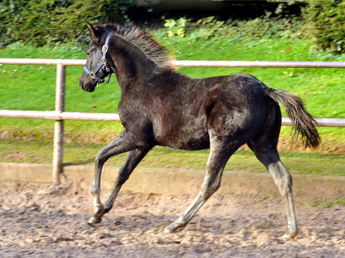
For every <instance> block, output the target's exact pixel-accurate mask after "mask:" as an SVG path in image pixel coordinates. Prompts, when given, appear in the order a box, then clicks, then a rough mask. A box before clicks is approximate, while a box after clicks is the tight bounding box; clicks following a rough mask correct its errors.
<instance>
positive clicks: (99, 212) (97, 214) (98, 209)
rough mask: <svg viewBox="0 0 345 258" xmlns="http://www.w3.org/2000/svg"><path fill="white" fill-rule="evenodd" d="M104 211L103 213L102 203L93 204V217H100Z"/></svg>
mask: <svg viewBox="0 0 345 258" xmlns="http://www.w3.org/2000/svg"><path fill="white" fill-rule="evenodd" d="M104 213H105V209H104V206H103V205H102V204H101V205H97V206H95V215H94V217H97V218H99V219H101V217H102V216H103V215H104Z"/></svg>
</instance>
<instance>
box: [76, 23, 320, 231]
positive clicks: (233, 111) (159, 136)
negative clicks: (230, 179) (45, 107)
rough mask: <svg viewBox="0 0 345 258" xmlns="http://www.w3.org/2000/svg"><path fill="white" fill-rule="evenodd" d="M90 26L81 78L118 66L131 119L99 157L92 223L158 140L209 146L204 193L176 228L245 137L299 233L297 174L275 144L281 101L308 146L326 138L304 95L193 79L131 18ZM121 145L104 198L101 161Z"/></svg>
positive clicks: (124, 111) (123, 115)
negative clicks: (119, 160)
mask: <svg viewBox="0 0 345 258" xmlns="http://www.w3.org/2000/svg"><path fill="white" fill-rule="evenodd" d="M88 28H89V30H90V32H91V34H92V40H91V42H90V44H89V46H88V47H87V50H86V53H87V62H86V66H85V67H86V68H85V70H84V72H83V74H82V76H81V78H80V82H79V84H80V86H81V87H82V88H83V90H85V91H89V92H92V91H94V89H95V87H96V85H98V83H101V82H103V81H104V78H105V77H106V76H108V75H109V74H111V73H115V74H116V77H117V80H118V83H119V86H120V88H121V101H120V103H119V107H118V112H119V115H120V119H121V121H122V124H123V125H124V127H125V130H124V131H123V132H122V133H121V134H120V135H119V136H118V137H117V138H116V139H115V140H114V141H113V142H112V143H110V144H109V145H108V146H106V147H104V148H102V149H101V150H100V151H99V153H98V155H97V157H96V161H95V175H94V181H93V185H92V194H93V196H94V207H95V213H94V215H93V216H92V217H91V218H90V220H89V223H99V222H101V218H102V216H103V215H104V214H105V213H106V212H108V211H109V210H110V209H111V208H112V205H113V203H114V200H115V198H116V195H117V193H118V192H119V190H120V188H121V186H122V184H123V183H124V182H125V181H126V180H127V179H128V177H129V176H130V174H131V173H132V171H133V170H134V168H135V167H136V166H137V165H138V163H139V162H140V161H141V160H142V159H143V158H144V156H145V155H146V154H147V153H148V152H149V151H150V150H151V149H152V148H153V147H154V146H155V145H161V146H169V147H171V148H176V149H184V150H201V149H207V148H210V156H209V160H208V162H207V165H206V175H205V179H204V182H203V184H202V187H201V190H200V193H199V194H198V196H197V197H196V199H195V200H194V202H193V203H192V204H191V205H190V206H189V207H188V209H187V210H186V211H185V213H183V214H182V215H181V216H180V217H179V218H178V219H177V220H176V221H175V222H174V223H172V224H171V225H169V226H168V227H167V228H166V232H175V231H176V230H177V229H179V228H182V227H184V226H185V225H186V224H187V223H188V222H189V221H190V220H191V219H192V217H193V216H194V215H195V213H196V212H197V211H198V210H199V208H200V207H201V206H202V205H203V204H204V203H205V201H206V200H207V199H208V198H209V197H210V196H211V195H212V194H213V193H214V192H215V191H216V190H217V189H218V188H219V186H220V181H221V177H222V173H223V169H224V166H225V164H226V162H227V161H228V159H229V158H230V156H231V155H232V154H233V153H234V152H235V151H236V150H237V149H238V148H239V147H240V146H242V145H243V144H247V145H248V146H249V147H250V149H252V150H253V152H254V153H255V155H256V157H257V158H258V159H259V160H260V161H261V162H262V163H263V164H264V165H265V166H266V168H267V169H268V171H269V173H270V174H271V175H272V177H273V179H274V182H275V184H276V185H277V186H278V188H279V190H280V193H281V195H282V196H283V198H284V199H285V203H286V212H287V221H288V226H287V233H286V235H285V236H287V237H294V236H296V235H297V233H298V230H297V224H296V218H295V211H294V204H293V198H292V178H291V175H290V174H289V172H288V171H287V170H286V168H285V167H284V165H283V163H282V162H281V161H280V158H279V154H278V151H277V143H278V138H279V133H280V127H281V112H280V108H279V105H278V103H280V104H282V105H283V107H284V108H285V110H286V111H287V113H288V115H289V117H290V118H291V120H292V121H293V127H294V129H295V132H297V133H300V134H301V135H302V139H303V140H304V143H305V146H306V147H317V146H318V145H319V142H320V138H319V135H318V132H317V130H316V129H315V121H314V120H313V118H312V116H311V115H310V114H309V113H308V112H307V111H306V110H305V108H304V106H303V103H302V101H301V99H300V98H299V97H297V96H296V95H294V94H291V93H289V92H287V91H283V90H274V89H271V88H269V87H267V86H266V85H265V84H263V83H262V82H261V81H259V80H258V79H257V78H255V77H254V76H251V75H248V74H233V75H229V76H217V77H210V78H204V79H192V78H190V77H188V76H186V75H183V74H181V73H179V72H177V71H176V70H175V69H174V67H173V66H172V65H171V62H170V61H171V60H170V59H169V58H168V57H167V56H166V55H164V52H165V48H164V47H162V46H160V45H159V44H158V43H157V42H155V41H154V40H153V39H151V38H150V37H149V36H148V35H147V33H146V32H145V31H144V30H141V29H140V28H137V27H134V26H131V25H123V26H122V25H118V24H106V25H100V26H96V27H93V26H91V25H90V24H88ZM104 45H107V46H106V47H104ZM102 48H103V54H102ZM101 59H102V60H103V61H102V63H101V64H100V61H101ZM97 67H98V68H97ZM123 152H128V156H127V158H126V160H125V162H124V163H123V165H122V166H121V168H120V170H119V172H118V175H117V177H116V180H115V184H114V187H113V189H112V191H111V193H110V195H109V197H108V199H107V200H106V201H105V203H104V204H102V203H101V200H100V178H101V171H102V167H103V165H104V163H105V162H106V161H107V160H108V159H109V158H110V157H112V156H114V155H117V154H120V153H123Z"/></svg>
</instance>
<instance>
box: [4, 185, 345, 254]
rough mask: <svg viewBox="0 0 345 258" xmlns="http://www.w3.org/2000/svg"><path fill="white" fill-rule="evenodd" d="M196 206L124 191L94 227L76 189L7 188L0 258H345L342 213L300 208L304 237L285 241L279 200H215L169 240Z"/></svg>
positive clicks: (178, 198) (83, 195) (183, 198)
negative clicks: (174, 225)
mask: <svg viewBox="0 0 345 258" xmlns="http://www.w3.org/2000/svg"><path fill="white" fill-rule="evenodd" d="M195 195H196V193H195ZM103 196H106V195H105V194H104V195H103ZM103 198H104V197H103ZM193 198H194V196H192V195H190V194H183V195H160V194H138V193H132V192H129V191H123V192H120V195H119V197H118V199H117V201H116V202H115V205H114V208H113V210H111V212H110V213H109V214H107V215H106V216H105V217H104V219H103V222H102V223H101V224H100V225H99V226H97V227H90V226H89V225H87V223H86V222H87V220H88V218H89V216H90V215H91V213H92V201H91V199H92V198H91V195H90V194H89V193H88V191H85V190H83V189H81V188H80V187H78V186H77V185H76V184H72V183H70V184H66V185H64V186H62V187H60V188H54V187H45V188H42V187H41V188H39V187H37V186H26V187H13V186H12V187H2V188H1V189H0V225H1V226H0V257H87V256H90V257H125V256H126V257H344V256H345V238H344V236H345V234H344V233H345V207H343V206H337V207H335V206H334V207H331V208H324V207H310V206H305V205H302V204H301V203H300V202H299V201H298V200H297V201H296V206H297V207H296V209H297V216H298V222H299V229H300V234H299V235H298V237H297V238H296V239H284V238H282V237H281V236H282V235H283V234H284V231H285V227H286V225H285V223H286V219H285V212H284V207H283V206H284V205H283V203H282V201H281V198H278V197H277V198H273V197H272V198H268V197H265V196H251V197H250V196H237V197H236V196H234V195H230V194H215V195H214V196H213V197H212V198H211V199H210V200H209V201H208V202H207V203H206V204H205V206H204V207H203V208H202V209H201V210H200V212H199V213H198V214H197V215H196V217H195V218H193V220H192V221H191V223H190V224H189V225H187V227H186V228H185V229H184V230H182V231H180V232H177V233H175V234H164V233H163V230H164V228H165V227H166V226H167V225H168V224H169V223H171V222H173V221H174V220H175V219H176V217H177V215H179V214H180V213H181V212H183V211H184V210H185V209H186V208H187V206H188V205H189V204H190V203H191V201H192V199H193Z"/></svg>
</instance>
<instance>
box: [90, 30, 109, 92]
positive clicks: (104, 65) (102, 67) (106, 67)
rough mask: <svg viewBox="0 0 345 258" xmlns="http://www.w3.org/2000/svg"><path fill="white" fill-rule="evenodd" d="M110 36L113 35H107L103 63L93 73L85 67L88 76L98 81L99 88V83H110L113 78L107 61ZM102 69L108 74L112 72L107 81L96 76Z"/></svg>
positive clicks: (103, 50) (103, 49)
mask: <svg viewBox="0 0 345 258" xmlns="http://www.w3.org/2000/svg"><path fill="white" fill-rule="evenodd" d="M110 36H111V33H108V35H107V37H106V39H105V42H104V45H103V47H102V53H103V55H102V59H101V62H100V63H99V64H98V65H97V67H96V68H95V69H94V70H93V71H92V72H91V71H90V70H89V69H88V68H87V67H86V65H85V66H84V71H85V72H86V73H87V74H88V75H90V77H91V78H92V79H94V80H96V81H97V87H98V84H99V83H103V82H106V83H108V82H109V81H110V77H111V74H112V72H111V70H110V68H109V67H108V66H107V59H106V56H107V52H108V43H109V38H110ZM101 69H105V71H106V72H107V73H109V72H110V74H109V77H108V80H107V81H105V80H104V79H101V78H99V77H98V76H96V73H97V72H98V71H99V70H101Z"/></svg>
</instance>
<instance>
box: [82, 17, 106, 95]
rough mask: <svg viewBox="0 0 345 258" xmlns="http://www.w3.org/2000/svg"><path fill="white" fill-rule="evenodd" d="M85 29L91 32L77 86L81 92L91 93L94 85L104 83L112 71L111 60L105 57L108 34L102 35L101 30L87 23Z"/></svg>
mask: <svg viewBox="0 0 345 258" xmlns="http://www.w3.org/2000/svg"><path fill="white" fill-rule="evenodd" d="M87 27H88V29H89V31H90V32H91V35H92V39H91V41H90V43H89V45H88V47H87V48H86V51H85V52H86V55H87V57H86V65H85V68H84V72H83V73H82V75H81V77H80V80H79V85H80V86H81V87H82V89H83V90H85V91H89V92H92V91H94V90H95V87H96V85H98V83H102V82H104V78H105V77H107V76H108V75H109V74H111V73H112V72H113V71H112V67H111V66H112V64H111V59H110V58H108V55H106V53H107V50H108V46H105V45H107V42H106V41H107V39H109V37H110V32H109V33H108V34H107V33H104V31H103V30H99V29H98V28H97V27H96V28H95V27H93V26H92V25H91V24H89V23H87ZM108 35H109V37H108V38H107V36H108ZM107 58H108V60H107Z"/></svg>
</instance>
